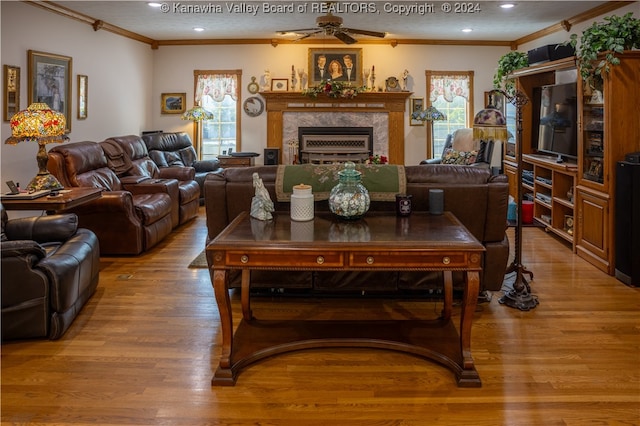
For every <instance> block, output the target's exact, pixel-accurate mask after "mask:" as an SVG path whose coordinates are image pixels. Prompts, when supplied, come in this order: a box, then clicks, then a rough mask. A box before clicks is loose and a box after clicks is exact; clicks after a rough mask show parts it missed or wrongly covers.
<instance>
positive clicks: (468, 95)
mask: <svg viewBox="0 0 640 426" xmlns="http://www.w3.org/2000/svg"><path fill="white" fill-rule="evenodd" d="M426 76H427V87H428V90H429V93H428V96H427V99H428V100H427V103H428V105H427V107H428V106H430V105H433V106H434V107H436V108H437V109H438V110H440V111H441V112H442V113H444V114H445V115H446V117H447V119H446V120H443V121H434V122H432V125H433V132H427V157H428V158H434V157H438V156H439V155H440V154H441V153H442V150H443V148H444V144H445V141H446V139H447V135H448V134H449V133H451V132H453V131H455V130H457V129H460V128H464V127H471V120H472V116H473V108H472V105H473V71H426Z"/></svg>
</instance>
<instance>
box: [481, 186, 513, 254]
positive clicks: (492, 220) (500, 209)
mask: <svg viewBox="0 0 640 426" xmlns="http://www.w3.org/2000/svg"><path fill="white" fill-rule="evenodd" d="M487 198H488V199H487V206H488V211H487V221H486V223H485V228H484V241H485V242H491V241H494V242H499V241H502V240H503V239H504V235H505V231H506V230H507V209H508V207H509V181H508V179H507V176H506V175H493V176H491V177H489V191H488V192H487Z"/></svg>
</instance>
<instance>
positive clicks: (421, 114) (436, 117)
mask: <svg viewBox="0 0 640 426" xmlns="http://www.w3.org/2000/svg"><path fill="white" fill-rule="evenodd" d="M411 119H412V120H419V121H426V122H427V123H429V124H430V125H431V126H430V127H431V143H432V144H433V141H434V134H433V122H434V121H442V120H446V119H447V116H446V115H444V114H443V113H442V112H440V111H439V110H438V109H437V108H436V107H434V106H433V105H429V107H428V108H427V109H424V110H420V111H414V112H412V113H411Z"/></svg>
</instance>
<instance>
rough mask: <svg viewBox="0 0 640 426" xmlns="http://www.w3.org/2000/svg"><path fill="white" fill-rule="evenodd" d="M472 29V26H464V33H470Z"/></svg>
mask: <svg viewBox="0 0 640 426" xmlns="http://www.w3.org/2000/svg"><path fill="white" fill-rule="evenodd" d="M471 31H473V30H472V29H471V28H464V29H463V30H462V32H463V33H470V32H471Z"/></svg>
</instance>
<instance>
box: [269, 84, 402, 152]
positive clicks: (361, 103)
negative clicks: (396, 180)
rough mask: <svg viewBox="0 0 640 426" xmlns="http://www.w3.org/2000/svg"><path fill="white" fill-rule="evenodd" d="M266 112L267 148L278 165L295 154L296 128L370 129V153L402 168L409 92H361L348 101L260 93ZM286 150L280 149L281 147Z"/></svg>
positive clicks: (283, 93) (278, 93)
mask: <svg viewBox="0 0 640 426" xmlns="http://www.w3.org/2000/svg"><path fill="white" fill-rule="evenodd" d="M260 95H262V96H263V97H264V98H265V109H266V111H267V131H266V138H267V147H268V148H279V149H280V152H281V155H282V158H281V159H280V160H281V161H280V163H281V164H292V163H293V161H294V157H295V155H294V154H297V153H298V154H299V148H298V149H295V151H294V146H298V147H299V143H300V139H299V138H298V128H299V127H373V141H372V143H373V147H372V150H373V153H374V154H378V155H385V156H387V158H389V163H390V164H404V126H405V107H406V103H407V99H408V98H409V96H410V95H411V92H363V93H359V94H358V96H357V97H355V98H352V99H341V98H340V99H333V98H325V97H320V96H319V97H318V98H316V99H310V98H309V97H308V96H305V95H303V94H302V93H300V92H260ZM287 146H288V147H289V149H283V148H285V147H287Z"/></svg>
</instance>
